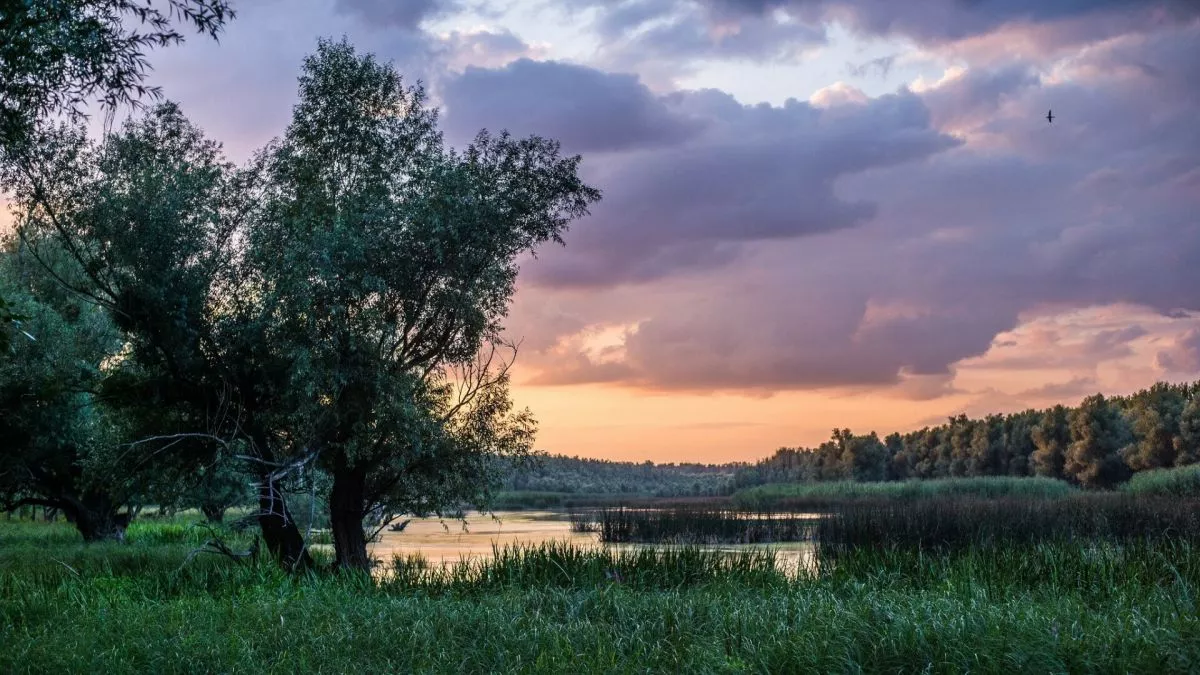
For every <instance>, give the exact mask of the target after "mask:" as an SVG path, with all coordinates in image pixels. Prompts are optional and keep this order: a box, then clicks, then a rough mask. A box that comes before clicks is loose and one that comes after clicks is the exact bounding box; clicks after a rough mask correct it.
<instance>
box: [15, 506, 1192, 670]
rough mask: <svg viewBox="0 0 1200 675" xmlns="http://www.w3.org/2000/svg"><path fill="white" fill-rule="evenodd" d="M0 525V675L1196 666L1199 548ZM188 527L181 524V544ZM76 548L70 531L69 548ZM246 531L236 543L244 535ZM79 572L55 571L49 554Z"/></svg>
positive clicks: (1150, 543) (1174, 543) (1164, 543)
mask: <svg viewBox="0 0 1200 675" xmlns="http://www.w3.org/2000/svg"><path fill="white" fill-rule="evenodd" d="M145 527H146V530H145V531H143V532H141V533H140V534H141V536H139V537H133V536H131V537H130V541H129V543H128V544H126V545H123V546H122V545H117V544H104V545H92V546H84V545H83V544H82V543H78V542H77V536H78V535H74V533H73V531H72V530H70V528H69V527H68V528H64V527H61V526H59V525H44V524H40V523H38V524H4V523H0V644H3V645H4V649H0V672H13V673H21V672H65V673H70V672H81V673H82V672H106V673H124V672H155V673H183V672H197V671H208V672H229V673H243V672H244V673H258V672H269V673H274V672H280V673H285V672H446V673H462V672H468V673H474V672H488V673H491V672H572V673H591V672H698V673H710V672H745V671H751V672H931V673H943V672H944V673H957V672H966V671H970V672H982V673H989V672H994V673H1010V672H1157V673H1171V672H1194V670H1195V668H1196V665H1197V664H1198V663H1200V619H1198V616H1200V614H1198V610H1200V606H1197V596H1198V590H1200V555H1197V554H1198V553H1200V551H1197V550H1196V548H1195V544H1194V543H1193V542H1191V541H1188V540H1184V539H1181V538H1178V537H1172V538H1162V537H1159V538H1134V539H1131V540H1128V541H1123V542H1118V541H1084V540H1080V539H1076V540H1055V541H1042V542H1039V543H1036V544H1020V543H1014V542H1012V541H1007V540H1003V539H998V540H996V541H994V542H993V543H991V544H988V545H977V546H973V547H967V548H964V549H961V550H957V549H956V550H948V549H947V550H930V549H924V548H920V547H911V546H903V545H898V544H897V545H893V546H886V547H885V546H879V547H861V548H853V549H846V550H843V551H841V552H840V553H839V555H838V556H837V558H836V560H834V561H827V562H830V564H823V565H822V566H821V567H820V569H819V570H818V571H817V572H816V573H812V574H800V575H796V576H788V575H785V574H782V573H780V572H779V571H778V570H776V569H775V566H774V565H773V561H772V560H771V559H770V555H771V554H770V553H769V552H756V553H751V554H747V555H734V556H729V555H723V554H719V553H716V552H713V551H702V550H699V549H695V548H686V547H685V548H679V549H662V550H650V549H641V550H635V549H623V548H608V549H599V550H581V549H575V548H571V547H570V546H568V545H565V544H562V543H556V544H547V545H543V546H540V547H534V548H521V547H507V548H501V549H498V550H497V551H496V552H495V553H496V555H495V558H494V559H492V560H490V561H489V560H473V561H470V562H468V563H467V564H466V565H465V566H459V567H456V568H449V569H447V568H442V567H441V566H432V565H430V564H429V563H428V562H426V561H423V560H422V559H421V558H420V557H411V558H406V559H403V560H402V562H401V564H400V565H399V566H398V567H397V568H396V570H395V571H394V573H392V574H391V575H385V576H384V577H383V578H381V579H379V580H378V581H376V580H372V579H371V578H370V577H366V576H362V575H343V574H330V573H323V574H307V575H301V576H290V575H287V574H284V573H283V572H281V571H279V570H278V569H276V568H275V567H274V566H272V565H270V564H266V563H260V564H254V565H251V564H237V563H234V562H232V561H230V560H228V559H225V558H218V557H204V558H196V559H195V560H193V561H192V562H190V563H189V564H187V565H186V566H184V565H181V563H182V561H183V559H184V557H185V556H186V554H187V552H188V550H189V549H190V547H191V546H192V545H193V544H194V543H195V540H191V541H180V539H181V538H183V539H186V538H187V537H190V536H191V535H190V534H186V535H185V534H180V532H179V531H178V530H174V529H167V528H164V530H163V531H162V532H161V533H155V532H153V530H154V528H155V525H154V524H153V523H147V524H145ZM184 532H185V533H186V532H188V531H186V530H185V531H184ZM70 535H74V537H76V538H75V539H73V538H71V536H70ZM236 536H240V535H236ZM58 561H62V562H66V563H70V564H71V565H72V567H73V570H67V569H65V568H64V566H63V565H62V564H60V562H58Z"/></svg>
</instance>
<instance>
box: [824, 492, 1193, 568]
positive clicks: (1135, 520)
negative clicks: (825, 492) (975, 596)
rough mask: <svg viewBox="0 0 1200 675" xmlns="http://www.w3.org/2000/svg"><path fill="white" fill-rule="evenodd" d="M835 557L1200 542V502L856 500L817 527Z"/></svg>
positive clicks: (1095, 497)
mask: <svg viewBox="0 0 1200 675" xmlns="http://www.w3.org/2000/svg"><path fill="white" fill-rule="evenodd" d="M815 538H816V540H817V542H818V545H819V546H820V547H821V549H822V550H823V551H824V552H826V554H827V555H829V556H836V555H837V554H839V553H840V552H841V551H844V550H862V549H888V548H896V547H903V548H915V549H925V550H930V549H934V550H937V549H949V550H968V549H986V548H989V547H992V546H996V545H1008V546H1032V545H1036V544H1041V543H1045V542H1070V543H1075V544H1077V545H1079V544H1093V543H1097V542H1127V541H1134V540H1167V541H1192V542H1200V499H1188V500H1180V499H1167V498H1162V497H1132V496H1128V495H1121V494H1111V493H1109V494H1104V493H1100V494H1080V495H1075V496H1073V497H1071V498H1069V499H1059V500H1050V501H1046V500H1040V501H1039V500H1029V499H1018V498H1013V497H1007V498H1003V499H987V500H985V499H952V500H919V501H915V502H910V503H904V504H900V503H893V504H888V505H876V504H850V505H846V506H842V507H839V508H837V509H835V510H834V511H833V512H832V513H831V514H830V515H829V517H826V518H822V519H821V520H820V521H819V524H818V525H817V526H816V530H815Z"/></svg>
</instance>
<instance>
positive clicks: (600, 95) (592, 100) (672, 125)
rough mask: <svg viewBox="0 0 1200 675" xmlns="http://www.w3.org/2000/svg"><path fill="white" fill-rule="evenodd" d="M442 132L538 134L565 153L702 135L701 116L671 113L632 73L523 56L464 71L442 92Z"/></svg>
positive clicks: (461, 134) (647, 144) (459, 134)
mask: <svg viewBox="0 0 1200 675" xmlns="http://www.w3.org/2000/svg"><path fill="white" fill-rule="evenodd" d="M442 97H443V100H444V101H445V105H446V117H445V128H446V129H447V131H448V133H449V134H451V135H452V136H453V137H455V138H466V137H470V136H473V135H474V134H475V133H476V132H477V131H479V129H480V128H484V127H486V128H489V129H508V130H509V131H511V132H512V133H514V134H516V135H520V136H524V135H528V134H532V133H537V134H538V135H541V136H548V137H550V138H555V139H557V140H559V141H561V142H562V143H563V145H564V147H565V149H566V150H567V151H569V152H594V151H613V150H623V149H629V148H634V147H650V146H657V145H671V144H675V143H678V142H681V141H683V140H686V139H687V138H690V137H692V136H694V135H696V134H697V133H698V132H700V131H701V130H702V128H703V123H702V121H701V120H700V119H699V118H695V117H691V116H688V115H685V114H681V113H680V112H679V111H676V110H672V109H671V108H669V107H668V106H667V105H666V104H665V103H664V102H663V100H662V99H660V98H659V97H657V96H655V95H654V94H653V93H651V92H650V90H649V89H647V88H646V87H645V85H643V84H642V83H641V82H639V81H638V78H637V76H636V75H628V74H615V73H606V72H603V71H600V70H596V69H594V68H588V67H585V66H577V65H572V64H567V63H557V62H552V61H532V60H530V59H520V60H518V61H515V62H513V63H510V64H508V65H507V66H506V67H504V68H499V69H486V68H476V67H469V68H467V69H466V71H465V72H463V73H462V75H459V76H457V77H452V78H450V79H449V80H448V81H447V82H446V84H445V86H444V87H443V89H442Z"/></svg>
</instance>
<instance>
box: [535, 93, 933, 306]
mask: <svg viewBox="0 0 1200 675" xmlns="http://www.w3.org/2000/svg"><path fill="white" fill-rule="evenodd" d="M668 100H669V103H670V105H671V107H672V109H674V110H676V111H678V113H679V114H682V115H687V116H690V117H695V118H699V119H702V120H704V121H705V126H704V129H703V131H702V132H701V133H698V134H697V135H695V137H694V138H691V139H689V140H687V141H685V142H680V143H676V144H673V145H669V146H665V147H661V148H656V149H647V150H640V151H638V152H629V153H622V154H619V155H615V156H612V157H606V158H602V159H599V160H595V161H594V162H593V163H592V166H591V167H590V169H589V176H590V177H591V178H592V179H593V180H594V181H595V182H596V183H597V184H598V185H599V187H600V188H601V189H603V190H604V191H605V195H606V196H605V199H604V200H603V201H602V202H601V203H600V204H598V205H597V206H596V207H595V208H594V215H593V216H592V217H590V218H588V219H587V220H586V221H584V222H581V223H579V224H578V225H577V226H576V228H575V231H574V232H573V233H572V235H571V240H570V246H569V247H568V248H567V249H566V250H565V251H564V250H551V251H548V252H546V253H545V255H544V259H543V260H542V261H540V262H539V264H538V265H537V266H531V267H530V269H529V273H530V275H531V276H530V279H531V280H532V281H533V282H534V283H538V284H549V285H559V286H561V285H578V286H593V287H595V286H611V285H613V284H620V283H629V282H645V281H649V280H653V279H657V278H662V277H666V276H670V275H673V274H677V273H687V272H694V271H697V270H704V269H712V268H715V267H720V266H722V265H726V264H728V263H729V262H730V261H732V260H734V259H736V258H737V256H738V255H739V250H740V247H741V246H743V245H745V244H747V243H751V242H759V241H772V240H788V239H793V238H796V237H804V236H811V235H816V234H821V233H827V232H833V231H836V230H841V229H846V228H850V227H854V226H856V225H859V224H861V223H863V222H866V221H867V220H869V219H870V218H871V217H872V216H873V215H874V213H875V205H874V204H873V203H872V202H871V200H869V199H858V200H847V199H843V198H841V197H839V196H838V195H837V194H836V192H835V189H834V186H835V183H836V182H837V181H838V180H839V179H840V178H841V177H843V176H847V175H851V174H855V173H859V172H863V171H867V170H870V169H876V168H880V167H886V166H894V165H900V164H904V163H907V162H913V161H916V160H920V159H923V158H925V157H928V156H930V155H933V154H935V153H937V152H940V151H943V150H945V149H947V148H950V147H953V146H954V145H955V144H956V141H955V140H954V139H952V138H950V137H948V136H946V135H944V134H940V133H938V132H937V131H935V130H934V129H932V128H930V125H929V117H928V112H927V110H926V108H925V106H924V105H923V104H922V103H921V101H920V100H919V99H918V98H917V97H915V96H913V95H911V94H907V93H902V94H896V95H889V96H885V97H882V98H879V99H875V100H872V101H870V102H866V103H862V104H851V105H838V106H834V107H832V108H827V109H822V108H817V107H814V106H812V105H810V104H808V103H802V102H798V101H795V100H791V101H789V102H788V103H787V104H785V105H783V106H779V107H775V106H769V105H758V106H743V105H741V104H739V103H737V102H736V101H735V100H734V99H733V98H732V97H730V96H728V95H727V94H724V93H721V92H717V91H712V90H708V91H698V92H680V93H677V94H674V95H672V96H671V97H670V98H669V99H668Z"/></svg>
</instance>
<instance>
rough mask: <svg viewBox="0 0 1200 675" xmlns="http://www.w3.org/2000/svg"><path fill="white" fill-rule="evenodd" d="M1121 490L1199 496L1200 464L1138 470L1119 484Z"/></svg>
mask: <svg viewBox="0 0 1200 675" xmlns="http://www.w3.org/2000/svg"><path fill="white" fill-rule="evenodd" d="M1121 491H1122V492H1125V493H1127V494H1132V495H1158V496H1163V497H1200V465H1191V466H1184V467H1179V468H1177V469H1153V470H1150V471H1139V472H1138V473H1135V474H1134V475H1133V478H1130V479H1129V482H1128V483H1125V484H1124V485H1122V486H1121Z"/></svg>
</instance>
